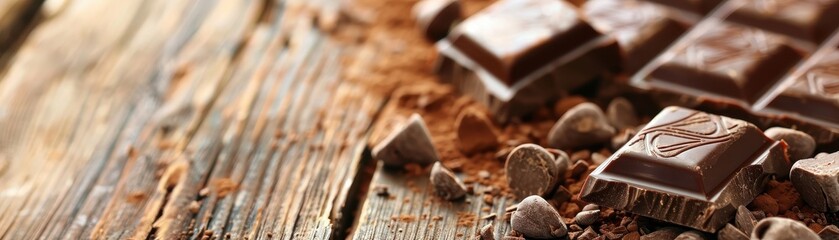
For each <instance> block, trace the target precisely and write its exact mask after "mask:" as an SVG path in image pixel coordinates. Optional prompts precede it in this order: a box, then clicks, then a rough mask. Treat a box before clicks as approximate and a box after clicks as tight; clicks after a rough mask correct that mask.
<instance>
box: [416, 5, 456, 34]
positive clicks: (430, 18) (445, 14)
mask: <svg viewBox="0 0 839 240" xmlns="http://www.w3.org/2000/svg"><path fill="white" fill-rule="evenodd" d="M412 11H413V14H414V18H416V20H417V26H418V27H419V28H420V30H421V31H422V32H423V33H424V35H425V38H427V39H428V40H429V41H431V42H436V41H439V40H440V39H443V38H445V37H446V36H447V35H449V31H450V30H451V28H452V25H453V24H454V23H455V22H457V21H460V18H461V17H460V15H461V13H460V2H459V1H457V0H423V1H420V2H418V3H417V4H416V5H414V9H413V10H412Z"/></svg>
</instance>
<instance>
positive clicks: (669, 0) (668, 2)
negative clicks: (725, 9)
mask: <svg viewBox="0 0 839 240" xmlns="http://www.w3.org/2000/svg"><path fill="white" fill-rule="evenodd" d="M647 1H650V2H654V3H658V4H661V5H664V6H669V7H673V8H676V9H679V10H683V11H687V12H691V13H695V14H700V15H704V14H707V13H709V12H711V11H712V10H714V8H715V7H717V5H719V4H720V3H721V2H722V1H723V0H647Z"/></svg>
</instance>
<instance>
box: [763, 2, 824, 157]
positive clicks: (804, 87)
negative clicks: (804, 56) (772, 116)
mask: <svg viewBox="0 0 839 240" xmlns="http://www.w3.org/2000/svg"><path fill="white" fill-rule="evenodd" d="M837 16H839V15H837ZM810 61H811V62H813V64H812V66H810V67H806V70H804V71H803V74H801V75H800V76H798V77H795V78H794V79H792V82H791V84H789V86H788V87H786V88H784V89H783V91H782V92H781V94H779V95H778V96H777V97H775V98H774V99H773V100H772V101H771V102H770V103H769V105H768V106H767V108H768V109H767V111H771V112H780V113H783V114H785V115H790V116H792V117H793V118H796V119H800V120H803V121H805V122H809V123H812V124H816V125H818V126H825V127H827V128H831V129H839V68H837V67H836V66H839V50H833V51H830V52H829V53H827V54H826V55H824V56H823V57H816V58H812V59H811V60H810ZM797 125H800V124H797ZM818 132H819V131H817V132H815V133H818ZM808 133H810V134H811V135H812V136H813V137H814V138H816V140H819V142H824V141H825V140H820V139H824V138H829V137H832V136H827V137H819V136H818V135H816V134H815V133H813V132H811V131H808ZM828 140H829V139H828Z"/></svg>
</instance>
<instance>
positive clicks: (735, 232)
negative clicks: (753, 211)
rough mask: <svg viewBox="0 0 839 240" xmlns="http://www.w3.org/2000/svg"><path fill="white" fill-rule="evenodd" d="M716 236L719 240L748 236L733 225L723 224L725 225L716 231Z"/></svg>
mask: <svg viewBox="0 0 839 240" xmlns="http://www.w3.org/2000/svg"><path fill="white" fill-rule="evenodd" d="M717 238H718V239H720V240H748V239H749V236H748V235H746V233H743V232H742V231H740V229H737V228H736V227H734V226H733V225H731V224H725V227H723V228H722V229H720V231H719V232H717Z"/></svg>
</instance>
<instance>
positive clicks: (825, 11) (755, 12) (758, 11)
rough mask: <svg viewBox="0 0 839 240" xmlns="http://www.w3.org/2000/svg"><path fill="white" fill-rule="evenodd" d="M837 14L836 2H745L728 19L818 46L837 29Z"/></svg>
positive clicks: (817, 0) (829, 0)
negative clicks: (817, 44)
mask: <svg viewBox="0 0 839 240" xmlns="http://www.w3.org/2000/svg"><path fill="white" fill-rule="evenodd" d="M741 1H742V0H741ZM837 12H839V1H836V0H745V1H744V4H742V5H740V6H738V8H737V9H736V10H735V11H734V12H733V13H731V15H729V16H728V17H727V20H729V21H732V22H737V23H741V24H746V25H750V26H754V27H757V28H761V29H764V30H767V31H772V32H776V33H780V34H784V35H787V36H790V37H793V38H799V39H803V40H807V41H811V42H814V43H818V42H820V41H822V40H824V39H825V38H826V37H827V36H829V35H830V34H831V33H833V31H835V30H836V27H837V26H839V15H837V14H836V13H837Z"/></svg>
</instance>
